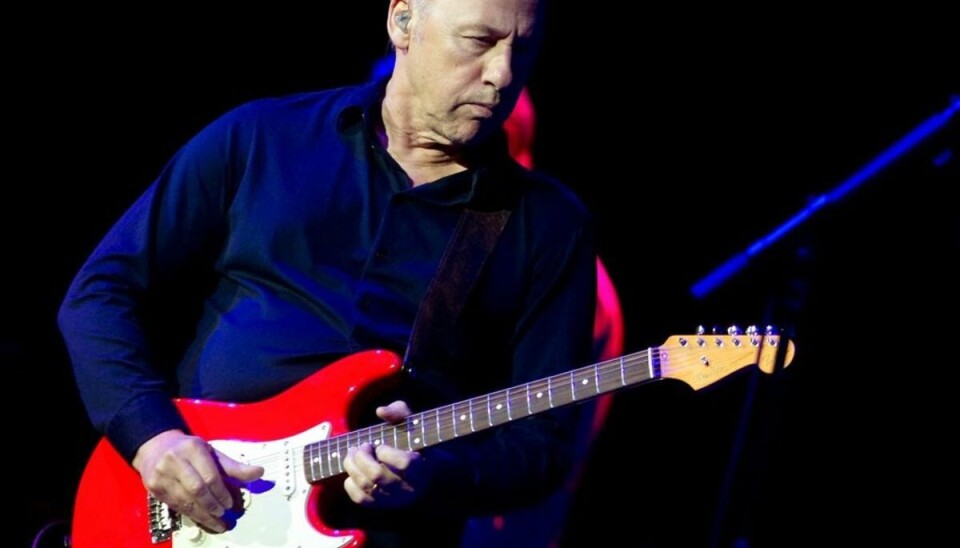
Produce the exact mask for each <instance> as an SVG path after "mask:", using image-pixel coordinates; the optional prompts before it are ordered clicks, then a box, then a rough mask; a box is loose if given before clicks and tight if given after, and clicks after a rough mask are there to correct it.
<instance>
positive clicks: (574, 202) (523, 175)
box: [517, 165, 590, 220]
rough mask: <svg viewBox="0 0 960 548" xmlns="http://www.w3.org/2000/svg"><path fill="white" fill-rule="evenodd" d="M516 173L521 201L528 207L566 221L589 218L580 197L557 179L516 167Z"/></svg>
mask: <svg viewBox="0 0 960 548" xmlns="http://www.w3.org/2000/svg"><path fill="white" fill-rule="evenodd" d="M517 173H518V175H519V177H520V179H521V180H522V181H523V188H524V192H523V193H522V196H523V198H522V200H523V201H524V202H527V203H528V204H529V205H535V206H539V207H546V208H549V209H550V210H552V211H554V212H557V213H558V214H561V215H564V216H567V218H568V219H570V220H573V219H582V220H586V219H588V218H589V216H590V215H589V212H588V210H587V206H586V204H585V203H584V202H583V200H582V199H581V198H580V196H579V195H578V194H577V193H576V192H575V191H574V190H573V189H572V188H571V187H570V186H569V185H567V184H566V183H564V182H563V181H561V180H560V179H558V178H557V177H555V176H553V175H551V174H549V173H546V172H543V171H539V170H537V169H527V168H524V167H522V166H519V165H518V166H517Z"/></svg>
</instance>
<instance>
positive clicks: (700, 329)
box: [697, 325, 707, 335]
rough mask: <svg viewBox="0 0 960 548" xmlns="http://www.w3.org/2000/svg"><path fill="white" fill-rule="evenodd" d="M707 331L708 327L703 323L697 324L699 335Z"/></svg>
mask: <svg viewBox="0 0 960 548" xmlns="http://www.w3.org/2000/svg"><path fill="white" fill-rule="evenodd" d="M706 332H707V330H706V328H704V327H703V326H702V325H698V326H697V335H703V334H704V333H706Z"/></svg>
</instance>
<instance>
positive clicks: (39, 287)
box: [0, 1, 960, 547]
mask: <svg viewBox="0 0 960 548" xmlns="http://www.w3.org/2000/svg"><path fill="white" fill-rule="evenodd" d="M342 4H345V3H337V6H336V7H331V6H329V5H324V6H323V7H322V9H321V10H320V11H315V8H313V9H311V10H309V11H307V10H302V11H301V9H300V8H296V9H294V8H290V9H282V8H274V7H271V8H261V9H260V10H253V11H238V12H234V13H228V14H223V15H222V16H218V17H209V16H200V15H198V14H196V13H193V12H192V11H188V10H178V9H176V8H171V7H170V6H169V5H168V4H163V5H162V6H160V7H157V8H155V9H152V10H151V9H148V10H147V11H145V12H143V13H142V14H140V15H136V16H134V15H133V14H132V13H131V14H116V13H110V14H106V13H103V14H91V13H89V12H84V13H79V12H78V13H66V14H64V13H60V14H58V16H57V17H56V20H54V18H53V17H52V14H48V13H44V14H37V15H36V16H35V17H34V18H32V19H30V18H28V20H27V22H28V25H29V29H30V30H31V31H32V32H28V33H26V35H27V36H29V37H30V38H29V39H28V40H25V41H23V42H21V43H19V44H18V47H17V48H14V49H13V50H10V51H13V57H14V58H15V59H16V60H14V61H13V62H12V64H11V66H10V67H9V70H11V71H13V73H12V77H11V78H9V79H8V80H7V82H8V83H7V87H8V88H9V89H8V91H11V92H13V94H14V97H15V100H14V101H13V102H12V103H11V104H10V110H11V111H12V112H11V113H10V114H11V115H12V117H13V119H14V124H13V125H12V126H10V127H12V129H11V131H12V133H13V135H12V136H11V137H13V141H14V142H15V145H14V148H13V152H14V153H13V154H12V157H11V158H10V159H11V160H12V161H13V167H12V169H11V170H10V171H8V176H7V177H8V178H7V181H6V185H5V186H6V190H7V198H6V199H5V200H4V206H5V208H4V209H5V210H7V214H6V215H5V221H6V222H7V223H8V224H10V225H11V226H10V228H9V229H8V230H5V231H4V240H5V243H6V244H7V245H5V248H7V249H12V250H13V251H12V252H8V254H6V260H5V263H4V268H3V272H4V274H3V275H4V281H5V283H4V287H5V288H6V292H7V294H8V297H10V298H8V302H10V301H12V303H13V306H12V307H10V308H8V313H7V314H5V315H4V316H5V317H4V323H5V325H6V326H7V327H5V328H4V329H3V330H2V333H0V337H2V339H0V351H2V356H0V360H2V364H3V368H4V370H5V371H6V372H7V378H8V379H9V380H11V381H12V384H10V385H8V395H9V398H8V401H10V402H11V405H9V406H8V408H9V411H8V413H7V416H8V419H7V424H8V425H9V426H10V430H9V433H8V443H7V447H8V448H9V449H8V450H10V451H11V453H12V455H10V457H12V459H11V458H8V460H7V462H10V463H13V464H11V465H9V466H10V468H9V474H8V476H9V477H12V482H11V487H12V489H9V490H8V491H7V492H8V497H9V500H10V502H11V503H12V504H13V505H14V507H15V508H16V509H17V510H16V515H17V516H19V517H18V519H14V520H8V522H9V521H12V522H13V523H14V534H13V535H12V536H11V535H9V534H8V535H7V538H8V540H9V539H11V538H12V539H13V542H10V545H11V546H23V545H29V543H30V541H31V539H32V538H33V536H34V535H35V534H36V533H37V531H38V530H40V528H41V527H43V526H44V525H47V524H51V523H54V522H57V521H58V520H59V521H60V522H67V521H69V519H70V512H71V504H72V497H73V490H74V489H75V487H76V483H77V481H78V478H79V476H80V472H81V470H82V467H83V464H84V460H85V459H86V457H87V455H88V453H89V451H90V450H91V449H92V447H93V445H94V443H95V441H96V439H97V437H96V435H95V434H94V433H93V432H92V430H91V428H90V426H89V425H88V423H87V422H86V418H85V416H84V411H83V409H82V407H81V404H80V402H79V399H78V397H77V393H76V390H75V388H74V385H73V381H72V378H71V376H70V369H69V364H68V362H67V359H66V356H65V353H64V350H63V347H62V343H61V341H60V338H59V334H58V332H57V331H56V326H55V315H56V309H57V306H58V305H59V302H60V299H61V298H62V295H63V293H64V291H65V289H66V286H67V284H68V283H69V281H70V278H71V276H72V275H73V273H74V272H75V271H76V269H77V268H79V266H80V264H81V262H82V261H83V259H84V258H85V257H86V255H87V254H88V253H89V252H90V251H91V250H92V248H93V246H94V245H95V243H96V242H97V240H98V238H99V237H100V236H101V235H102V233H103V232H104V231H105V230H106V229H107V228H108V227H109V225H110V224H111V223H112V221H113V220H114V219H115V218H116V217H117V216H118V215H119V214H120V213H121V212H122V210H123V209H124V208H125V207H126V206H127V205H128V204H129V203H130V202H131V201H132V200H133V199H134V198H135V197H136V196H137V195H138V194H139V193H140V192H141V191H142V190H143V189H144V188H145V187H146V186H147V185H148V184H149V183H150V182H151V181H152V178H153V177H154V176H155V175H156V174H157V173H158V171H159V170H160V168H161V166H162V165H163V163H164V162H165V161H166V160H167V158H168V157H169V156H170V155H171V154H172V153H173V152H174V151H175V150H176V149H177V147H178V146H180V145H181V144H182V143H183V142H184V141H185V140H186V139H187V138H188V137H189V136H191V135H192V134H193V133H194V132H196V131H197V130H199V129H200V128H201V127H202V126H203V125H205V124H206V123H208V122H210V121H211V120H212V119H213V118H214V117H215V116H217V115H218V114H220V113H222V112H224V111H225V110H226V109H228V108H231V107H233V106H236V105H237V104H239V103H241V102H243V101H246V100H249V99H253V98H256V97H262V96H269V95H280V94H286V93H292V92H297V91H303V90H308V89H315V88H321V87H327V86H333V85H341V84H347V83H353V82H356V81H358V80H360V79H363V78H365V77H366V76H367V75H368V74H369V72H370V68H371V66H372V63H373V62H374V61H375V60H376V59H377V58H378V57H379V56H380V55H382V54H383V53H384V52H385V51H386V35H385V31H384V25H385V23H384V13H385V2H382V1H381V2H356V3H351V4H357V6H350V7H346V6H344V5H342ZM558 4H559V3H558ZM567 4H569V3H567ZM681 11H682V10H677V11H676V12H673V13H671V12H667V11H664V10H662V9H661V10H651V9H648V8H642V7H639V6H634V5H631V6H629V7H621V6H620V4H617V7H616V8H602V9H601V8H599V7H598V8H591V7H589V6H584V5H581V4H577V5H576V6H573V5H570V6H567V5H563V6H558V7H557V8H556V9H555V10H554V14H553V15H554V19H553V21H552V23H553V25H552V27H551V29H550V31H549V34H548V37H547V42H546V44H545V50H544V57H543V58H542V60H541V64H540V65H539V66H538V68H537V70H536V72H535V74H534V76H533V79H532V81H531V83H530V90H531V94H532V96H533V100H534V102H535V104H536V107H537V114H538V128H537V130H538V133H537V137H536V148H535V158H536V161H537V163H538V164H539V167H540V168H542V169H544V170H546V171H549V172H551V173H552V174H554V175H556V176H558V177H559V178H561V179H562V180H564V181H565V182H567V183H568V184H569V185H570V186H571V187H572V188H573V189H574V190H575V191H576V192H577V193H578V194H579V195H580V196H581V197H582V198H583V199H584V200H585V201H586V203H587V205H588V206H589V207H590V209H591V210H592V211H593V213H594V215H595V217H596V219H597V223H598V228H599V237H600V251H601V255H602V257H603V258H604V260H605V262H606V264H607V266H608V269H609V271H610V274H611V276H612V277H613V279H614V282H615V283H616V285H617V288H618V290H619V292H620V297H621V299H622V304H623V307H624V315H625V323H626V336H627V341H626V344H627V350H628V351H635V350H640V349H643V348H646V347H647V346H651V345H656V344H660V343H661V342H662V341H663V340H664V339H665V338H666V337H667V336H669V335H672V334H677V333H689V332H691V331H692V330H693V329H694V328H695V327H696V326H697V325H698V324H704V325H707V326H710V325H719V326H721V327H726V326H727V325H729V324H734V323H735V324H738V325H741V326H746V325H747V324H750V323H757V324H765V323H773V324H776V325H782V326H787V327H789V328H791V329H792V330H793V332H794V334H795V339H796V344H797V348H798V351H797V355H796V359H795V361H794V364H793V365H792V366H791V367H790V368H789V369H787V370H786V371H783V372H782V374H780V375H777V376H775V377H765V376H758V375H755V374H753V373H752V372H744V374H742V375H736V376H734V377H732V378H730V379H728V380H726V381H724V382H722V383H720V384H718V385H715V386H713V387H711V388H710V389H708V390H706V391H703V392H697V393H692V392H690V391H689V390H687V389H686V388H685V387H684V386H682V385H678V384H673V383H671V382H664V383H659V384H656V385H653V386H645V387H639V388H634V389H632V390H630V391H628V392H624V393H621V394H618V395H617V396H616V397H615V398H614V405H613V408H612V412H611V415H610V417H609V420H608V423H607V425H606V428H605V429H604V430H603V431H602V434H601V436H600V438H599V439H598V441H597V444H596V447H595V449H594V452H593V454H592V458H591V460H590V462H589V463H588V467H587V470H586V472H585V475H584V478H583V485H582V487H581V489H580V491H579V494H578V497H577V498H576V501H575V504H574V507H573V513H572V515H571V516H570V519H569V520H568V522H567V534H566V537H565V542H564V544H565V545H568V546H600V545H618V546H619V545H627V546H651V547H668V546H733V545H735V543H736V542H737V539H741V542H740V544H736V545H738V546H790V545H797V546H809V545H818V544H836V543H840V544H844V543H847V542H851V543H862V542H867V543H869V542H873V541H877V540H898V539H899V540H903V541H906V542H907V543H908V545H924V544H927V541H929V540H931V539H934V538H939V536H940V535H943V534H949V533H950V532H952V531H950V530H948V528H947V524H948V523H951V520H952V519H953V516H951V515H949V513H948V510H947V506H946V505H945V504H938V503H934V502H933V501H934V500H944V498H945V497H946V498H949V496H950V495H951V493H950V492H946V493H941V494H940V495H938V496H936V497H933V496H931V493H936V492H937V491H939V490H940V489H939V487H940V486H943V485H946V484H947V481H948V479H950V478H954V477H955V473H954V472H953V466H950V465H952V464H953V463H955V462H956V459H955V458H954V455H952V454H951V452H952V451H953V449H952V446H953V445H954V444H952V443H950V441H951V440H950V438H951V437H954V436H952V435H951V434H950V432H954V431H955V426H954V425H953V423H952V421H951V420H948V419H947V417H948V416H949V415H948V413H949V411H950V409H951V406H950V402H951V401H953V400H954V395H953V394H952V386H951V385H950V383H949V382H948V380H947V379H948V378H950V377H948V375H951V369H952V368H953V367H954V365H955V363H956V358H955V357H954V348H953V346H954V345H953V344H952V343H954V342H955V341H956V340H957V337H956V335H954V334H953V333H952V329H953V326H952V321H951V320H952V313H953V312H954V310H955V309H956V305H957V298H956V297H957V290H956V273H955V272H956V270H955V269H954V268H953V267H952V266H951V265H952V262H953V261H955V260H956V258H957V256H958V253H957V251H958V247H960V229H958V215H957V213H956V206H955V205H954V203H953V202H952V200H951V198H949V197H950V196H953V195H954V194H955V193H956V188H955V187H957V185H958V183H960V176H958V171H960V170H958V169H957V163H958V162H957V159H956V155H957V154H958V153H960V150H957V149H958V146H957V145H958V139H957V131H956V129H957V128H956V126H957V123H956V122H955V121H954V123H953V124H952V125H951V126H950V127H949V128H947V129H946V130H944V131H942V132H940V133H938V134H937V135H935V136H933V137H931V138H930V139H927V140H925V141H924V142H923V143H921V145H920V146H918V147H916V148H915V149H913V150H912V152H911V153H910V154H908V155H906V156H905V157H903V158H901V159H900V160H899V161H897V162H896V163H895V164H894V165H893V166H891V167H890V168H889V169H886V170H883V171H882V172H881V173H880V174H879V175H877V176H875V177H873V178H871V179H869V180H868V181H866V182H865V183H864V184H863V185H862V186H860V187H859V188H858V189H857V190H856V191H854V192H852V193H850V194H849V195H847V196H846V198H845V199H844V200H843V201H842V202H841V203H837V204H834V205H832V206H830V207H827V208H825V209H823V210H821V211H820V212H819V213H817V214H816V215H814V216H813V217H812V218H810V219H808V220H807V221H806V222H804V223H801V224H800V226H799V227H798V229H797V230H795V231H792V232H790V233H789V234H788V235H787V236H786V237H784V238H783V239H781V240H779V241H778V242H777V243H776V244H775V245H774V246H772V247H771V248H770V249H769V250H768V251H767V252H765V253H764V254H763V255H762V256H761V257H759V258H758V259H757V260H755V261H753V262H752V263H751V264H750V265H749V267H748V268H747V269H745V270H743V271H742V272H741V273H740V274H739V275H738V276H737V277H735V278H734V279H732V280H731V281H730V282H729V283H727V284H726V285H724V286H722V287H721V288H720V289H718V290H717V291H716V292H714V293H712V294H711V295H710V296H709V297H708V298H706V299H703V300H697V299H694V298H692V297H691V295H690V293H689V288H690V286H691V285H692V284H693V283H694V282H696V281H697V280H698V279H700V277H702V276H703V275H705V274H706V273H708V272H710V271H711V270H712V269H713V268H715V267H716V266H717V265H718V264H720V263H722V262H723V261H725V260H726V259H727V258H728V257H730V256H731V255H733V254H735V253H737V252H740V251H743V250H744V249H745V248H746V247H748V246H749V245H751V244H752V243H753V242H755V241H756V240H757V239H759V238H761V237H763V236H765V235H767V234H768V233H770V232H771V231H772V230H774V229H775V228H777V227H778V226H779V225H780V224H781V223H783V222H784V221H786V220H787V219H788V218H790V217H792V216H793V215H795V214H796V213H797V212H798V211H800V210H801V209H802V208H804V207H806V206H808V205H809V203H810V201H811V200H812V199H815V198H816V197H817V196H820V195H822V194H824V193H826V192H829V191H831V190H832V189H833V188H834V187H835V186H837V185H838V184H840V183H841V182H843V181H845V180H847V179H848V178H849V177H851V176H852V175H854V174H855V173H856V172H857V171H858V170H859V169H861V168H862V167H863V166H865V165H866V164H867V163H868V162H870V161H871V160H873V159H874V158H875V157H876V156H877V155H878V154H880V153H881V152H882V151H884V150H885V149H886V148H887V147H888V146H890V145H891V144H893V143H894V142H895V141H897V140H898V139H900V138H901V137H903V136H904V135H906V134H907V133H908V132H909V131H910V130H912V129H913V128H915V127H916V126H918V125H919V124H920V123H922V122H923V121H924V120H926V119H928V118H929V117H930V116H932V115H934V114H936V113H938V112H941V111H943V110H944V109H946V108H947V106H948V104H949V100H950V97H951V96H952V95H954V94H957V93H960V85H958V81H960V78H958V71H957V62H956V59H955V58H951V54H955V53H956V47H955V44H954V45H953V51H948V50H947V46H946V44H947V37H948V36H950V35H949V34H948V33H947V32H946V31H945V30H944V29H942V28H941V27H942V25H941V23H942V22H943V21H944V20H946V19H947V18H946V17H945V16H943V15H941V14H930V16H929V17H928V16H926V15H923V14H915V13H914V14H904V13H896V14H890V15H888V16H884V15H877V14H871V17H874V16H876V17H879V19H882V21H879V20H875V21H873V22H872V23H870V24H869V25H868V24H866V23H865V22H864V21H862V20H858V19H850V20H847V21H842V20H837V19H835V15H836V14H833V13H827V12H809V13H792V14H789V19H787V18H785V16H780V15H775V14H756V13H751V14H741V13H733V12H727V11H724V12H721V11H717V9H716V8H715V9H714V11H712V12H699V13H694V10H693V8H691V7H688V8H687V10H686V11H682V12H681ZM747 15H749V17H747ZM80 20H92V21H108V20H109V21H120V22H119V23H112V24H107V23H106V22H95V23H90V24H84V25H82V26H81V25H77V22H78V21H80ZM748 21H750V22H748ZM881 22H882V24H881ZM908 36H910V38H909V39H908V38H907V37H908ZM28 59H29V61H27V60H28ZM951 147H952V148H951ZM950 150H952V153H953V155H954V156H953V158H952V161H950V160H949V159H946V153H947V152H949V151H950ZM938 158H939V160H936V159H938ZM937 161H939V162H940V163H941V164H943V167H937V165H936V162H937ZM941 322H943V323H941ZM14 402H15V403H14ZM745 411H746V412H745ZM58 529H59V532H60V533H62V531H63V529H64V526H63V525H54V526H53V528H52V529H51V531H52V532H56V531H57V530H58ZM52 545H53V544H50V546H52Z"/></svg>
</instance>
